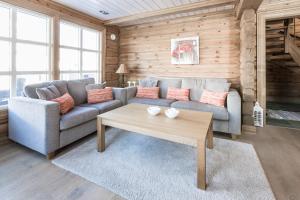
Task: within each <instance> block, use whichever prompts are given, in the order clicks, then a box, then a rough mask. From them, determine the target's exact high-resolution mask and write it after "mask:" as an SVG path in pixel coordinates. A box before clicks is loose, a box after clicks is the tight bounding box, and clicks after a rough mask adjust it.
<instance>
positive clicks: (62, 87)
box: [23, 80, 68, 99]
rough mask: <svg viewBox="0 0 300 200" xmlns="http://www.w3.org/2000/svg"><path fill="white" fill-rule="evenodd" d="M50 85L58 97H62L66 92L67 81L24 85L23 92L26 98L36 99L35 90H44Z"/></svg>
mask: <svg viewBox="0 0 300 200" xmlns="http://www.w3.org/2000/svg"><path fill="white" fill-rule="evenodd" d="M50 85H54V86H55V87H56V88H57V89H58V91H59V92H60V95H64V94H65V93H67V92H68V89H67V81H63V80H56V81H51V82H43V83H36V84H30V85H26V86H25V87H24V90H23V92H24V95H25V96H26V97H29V98H33V99H38V98H39V97H38V95H37V93H36V89H37V88H45V87H48V86H50Z"/></svg>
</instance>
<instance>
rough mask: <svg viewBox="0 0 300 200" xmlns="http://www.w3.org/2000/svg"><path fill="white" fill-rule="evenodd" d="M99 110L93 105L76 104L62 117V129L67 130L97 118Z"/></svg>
mask: <svg viewBox="0 0 300 200" xmlns="http://www.w3.org/2000/svg"><path fill="white" fill-rule="evenodd" d="M98 114H99V113H98V110H97V109H95V108H91V107H79V106H76V107H74V108H73V110H71V111H70V112H68V113H67V114H65V115H62V116H61V118H60V130H66V129H69V128H72V127H75V126H78V125H81V124H83V123H85V122H88V121H90V120H93V119H96V117H97V115H98Z"/></svg>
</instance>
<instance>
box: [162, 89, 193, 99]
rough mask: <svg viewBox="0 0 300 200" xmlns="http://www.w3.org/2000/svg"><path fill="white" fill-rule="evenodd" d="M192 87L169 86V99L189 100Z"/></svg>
mask: <svg viewBox="0 0 300 200" xmlns="http://www.w3.org/2000/svg"><path fill="white" fill-rule="evenodd" d="M189 96H190V89H180V88H172V87H169V88H168V93H167V99H172V100H178V101H189V100H190V99H189Z"/></svg>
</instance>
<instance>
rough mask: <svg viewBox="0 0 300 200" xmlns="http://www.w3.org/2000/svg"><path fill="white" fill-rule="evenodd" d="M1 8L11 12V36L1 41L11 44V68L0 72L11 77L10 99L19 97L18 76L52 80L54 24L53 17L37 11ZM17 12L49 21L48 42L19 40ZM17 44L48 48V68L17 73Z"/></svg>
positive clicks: (13, 7)
mask: <svg viewBox="0 0 300 200" xmlns="http://www.w3.org/2000/svg"><path fill="white" fill-rule="evenodd" d="M0 6H1V7H4V8H7V9H9V10H10V20H9V25H10V28H9V29H10V30H9V32H10V35H9V36H8V37H3V36H0V41H6V42H9V43H10V50H11V53H10V66H9V67H10V68H9V70H8V71H0V75H3V76H9V77H10V83H9V86H10V88H9V89H10V98H11V97H14V96H17V88H16V86H17V76H19V75H46V77H47V80H51V69H52V57H53V39H52V36H53V31H52V30H53V23H52V17H51V16H48V15H45V14H43V13H39V12H36V11H32V10H28V9H24V8H19V7H16V6H13V5H9V4H5V3H0ZM17 12H22V13H25V14H28V15H32V16H36V17H41V18H45V19H47V42H37V41H31V40H23V39H18V38H17ZM17 44H30V45H39V46H43V47H47V51H48V61H47V63H48V68H47V70H46V71H45V70H43V71H21V70H19V71H17V52H16V49H17Z"/></svg>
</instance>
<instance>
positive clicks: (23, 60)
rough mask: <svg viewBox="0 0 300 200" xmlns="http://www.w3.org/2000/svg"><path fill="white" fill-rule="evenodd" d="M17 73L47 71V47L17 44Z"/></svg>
mask: <svg viewBox="0 0 300 200" xmlns="http://www.w3.org/2000/svg"><path fill="white" fill-rule="evenodd" d="M16 59H17V60H16V65H17V71H48V69H49V53H48V47H47V46H42V45H33V44H22V43H17V55H16Z"/></svg>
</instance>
